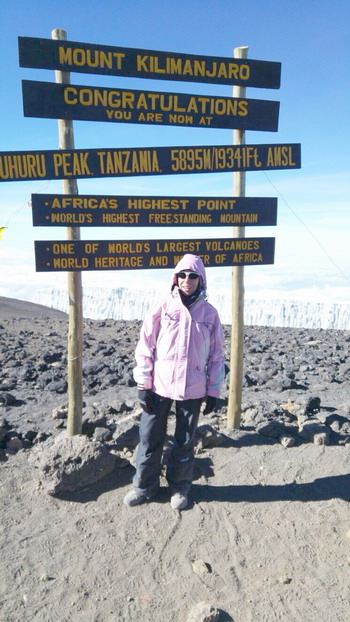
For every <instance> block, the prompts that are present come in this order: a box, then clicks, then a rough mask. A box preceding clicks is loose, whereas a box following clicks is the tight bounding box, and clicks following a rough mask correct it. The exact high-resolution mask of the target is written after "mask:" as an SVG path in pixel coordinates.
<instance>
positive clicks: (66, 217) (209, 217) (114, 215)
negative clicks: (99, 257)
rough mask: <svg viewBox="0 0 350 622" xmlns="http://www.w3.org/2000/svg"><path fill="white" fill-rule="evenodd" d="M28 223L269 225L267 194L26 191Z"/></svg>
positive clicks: (271, 213) (271, 208) (271, 207)
mask: <svg viewBox="0 0 350 622" xmlns="http://www.w3.org/2000/svg"><path fill="white" fill-rule="evenodd" d="M32 212H33V225H34V227H50V226H53V227H57V226H67V225H68V224H71V225H72V226H74V225H79V226H81V227H104V226H109V227H111V226H112V227H113V226H115V227H132V226H136V227H164V226H166V227H188V226H192V225H198V226H204V227H210V226H215V227H220V226H225V227H227V226H228V225H233V224H235V225H237V224H244V225H245V226H273V225H275V224H276V221H277V199H276V198H271V197H262V198H254V197H243V198H241V197H191V196H190V197H170V196H135V195H134V196H109V195H79V196H76V195H66V194H65V195H63V196H62V195H57V194H56V195H55V194H32Z"/></svg>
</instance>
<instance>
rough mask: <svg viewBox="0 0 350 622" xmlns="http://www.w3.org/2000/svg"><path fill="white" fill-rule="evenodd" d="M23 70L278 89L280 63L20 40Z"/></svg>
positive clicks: (23, 38) (29, 39)
mask: <svg viewBox="0 0 350 622" xmlns="http://www.w3.org/2000/svg"><path fill="white" fill-rule="evenodd" d="M18 48H19V64H20V66H21V67H34V68H38V69H61V70H62V71H75V72H79V73H98V74H104V75H113V76H126V77H135V78H148V79H153V80H154V79H156V80H172V81H174V80H181V81H184V82H205V83H212V84H227V85H232V84H239V85H242V86H254V87H258V88H273V89H278V88H279V87H280V81H281V63H278V62H274V61H262V60H253V59H249V60H248V59H247V60H239V59H232V58H226V57H218V56H203V55H195V54H179V53H178V52H164V51H163V52H160V51H155V50H140V49H135V48H124V47H115V46H108V45H99V44H92V43H80V42H77V41H52V40H51V39H41V38H35V37H18Z"/></svg>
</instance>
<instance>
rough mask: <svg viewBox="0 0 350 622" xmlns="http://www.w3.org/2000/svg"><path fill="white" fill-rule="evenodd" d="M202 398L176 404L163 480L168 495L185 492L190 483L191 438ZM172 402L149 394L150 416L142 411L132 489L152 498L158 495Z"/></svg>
mask: <svg viewBox="0 0 350 622" xmlns="http://www.w3.org/2000/svg"><path fill="white" fill-rule="evenodd" d="M202 401H203V398H199V399H194V400H184V401H182V402H180V401H179V402H178V401H176V402H175V414H176V425H175V434H174V444H173V446H172V449H171V451H170V455H169V461H168V465H167V471H166V478H167V480H168V483H169V487H170V490H171V493H172V494H173V493H174V492H182V493H187V492H188V491H189V489H190V487H191V483H192V480H193V463H194V439H195V432H196V429H197V425H198V419H199V411H200V407H201V404H202ZM172 403H173V400H171V399H170V398H168V397H161V396H160V395H157V393H153V394H152V413H147V412H143V413H142V415H141V421H140V443H139V446H138V449H137V455H136V474H135V477H134V479H133V486H134V488H135V490H137V492H141V493H143V494H144V495H146V497H148V498H151V497H154V495H155V494H156V493H157V492H158V488H159V476H160V472H161V461H162V455H163V447H164V442H165V439H166V432H167V423H168V416H169V412H170V408H171V405H172Z"/></svg>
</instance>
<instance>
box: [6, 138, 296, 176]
mask: <svg viewBox="0 0 350 622" xmlns="http://www.w3.org/2000/svg"><path fill="white" fill-rule="evenodd" d="M300 166H301V154H300V144H298V143H294V144H278V145H274V144H273V145H239V146H235V145H215V146H213V145H210V146H198V147H153V148H148V149H143V148H135V149H123V148H121V149H109V148H106V149H104V148H101V149H61V150H55V151H12V152H4V151H2V152H0V182H1V181H30V180H35V181H37V180H40V179H70V178H71V179H73V178H90V179H91V178H92V177H132V176H136V175H179V174H186V173H187V174H191V173H192V174H193V173H225V172H226V173H227V172H234V171H262V170H280V169H296V168H300Z"/></svg>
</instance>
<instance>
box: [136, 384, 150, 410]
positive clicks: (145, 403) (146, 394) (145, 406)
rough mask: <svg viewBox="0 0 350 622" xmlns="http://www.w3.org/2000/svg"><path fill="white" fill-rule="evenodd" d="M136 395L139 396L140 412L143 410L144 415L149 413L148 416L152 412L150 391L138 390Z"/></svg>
mask: <svg viewBox="0 0 350 622" xmlns="http://www.w3.org/2000/svg"><path fill="white" fill-rule="evenodd" d="M138 395H139V402H140V405H141V408H142V410H144V411H145V412H146V413H149V414H150V413H152V412H153V400H152V391H151V389H139V390H138Z"/></svg>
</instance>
